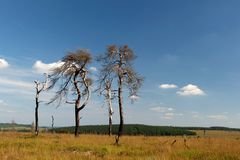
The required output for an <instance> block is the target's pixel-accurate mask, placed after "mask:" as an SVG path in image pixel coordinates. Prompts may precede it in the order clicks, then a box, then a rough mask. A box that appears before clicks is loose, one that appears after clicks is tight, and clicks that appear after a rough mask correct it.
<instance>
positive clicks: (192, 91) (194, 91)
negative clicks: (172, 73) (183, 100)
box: [177, 84, 205, 96]
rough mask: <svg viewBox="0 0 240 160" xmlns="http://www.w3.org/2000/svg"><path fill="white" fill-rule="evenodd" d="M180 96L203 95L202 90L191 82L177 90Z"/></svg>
mask: <svg viewBox="0 0 240 160" xmlns="http://www.w3.org/2000/svg"><path fill="white" fill-rule="evenodd" d="M177 94H178V95H180V96H202V95H205V93H204V91H203V90H201V89H200V88H199V87H198V86H196V85H193V84H188V85H186V86H184V87H182V88H181V89H180V91H178V92H177Z"/></svg>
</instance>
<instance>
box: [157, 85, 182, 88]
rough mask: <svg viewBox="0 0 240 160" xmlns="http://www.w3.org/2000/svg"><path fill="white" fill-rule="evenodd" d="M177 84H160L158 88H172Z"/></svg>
mask: <svg viewBox="0 0 240 160" xmlns="http://www.w3.org/2000/svg"><path fill="white" fill-rule="evenodd" d="M177 87H178V86H177V85H175V84H161V85H159V88H161V89H173V88H177Z"/></svg>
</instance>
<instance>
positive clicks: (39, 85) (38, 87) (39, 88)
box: [34, 74, 48, 136]
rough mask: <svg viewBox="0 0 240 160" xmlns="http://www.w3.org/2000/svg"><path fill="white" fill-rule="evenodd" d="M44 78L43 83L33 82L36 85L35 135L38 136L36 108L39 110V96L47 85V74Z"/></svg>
mask: <svg viewBox="0 0 240 160" xmlns="http://www.w3.org/2000/svg"><path fill="white" fill-rule="evenodd" d="M45 76H46V80H45V82H39V81H34V83H35V84H36V87H35V88H36V97H35V103H36V106H35V135H36V136H38V133H39V126H38V108H39V94H40V93H41V92H42V91H43V90H44V88H45V86H46V84H47V80H48V76H47V74H45Z"/></svg>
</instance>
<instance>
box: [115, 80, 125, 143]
mask: <svg viewBox="0 0 240 160" xmlns="http://www.w3.org/2000/svg"><path fill="white" fill-rule="evenodd" d="M118 79H119V86H118V106H119V116H120V124H119V128H118V135H117V137H116V144H119V139H120V136H121V135H122V132H123V123H124V119H123V108H122V77H121V76H119V77H118Z"/></svg>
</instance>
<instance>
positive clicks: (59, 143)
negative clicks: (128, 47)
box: [0, 131, 240, 160]
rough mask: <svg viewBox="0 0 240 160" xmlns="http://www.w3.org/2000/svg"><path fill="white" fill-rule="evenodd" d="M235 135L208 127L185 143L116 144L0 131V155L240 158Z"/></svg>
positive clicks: (10, 159) (53, 159)
mask: <svg viewBox="0 0 240 160" xmlns="http://www.w3.org/2000/svg"><path fill="white" fill-rule="evenodd" d="M198 133H199V134H201V131H198ZM233 133H234V136H232V134H233ZM207 134H209V135H211V137H210V136H209V135H207ZM214 136H215V137H214ZM228 136H229V137H228ZM238 137H240V133H239V132H219V131H214V132H210V131H209V132H208V131H207V133H206V136H205V137H202V138H197V137H188V138H187V141H186V143H187V146H185V145H184V138H183V137H144V136H124V137H122V139H121V145H119V146H116V145H114V144H113V143H114V137H108V136H100V135H80V137H79V138H74V136H73V135H70V134H46V133H44V134H40V135H39V137H37V138H36V137H34V136H32V135H31V134H30V133H13V132H2V133H0V159H1V160H66V159H70V160H78V159H79V160H80V159H84V160H85V159H93V160H94V159H106V160H108V159H119V160H120V159H121V160H122V159H136V160H138V159H144V160H145V159H146V160H155V159H156V160H158V159H159V160H240V140H239V138H238ZM174 140H176V143H175V144H174V145H171V143H172V142H173V141H174Z"/></svg>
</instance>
